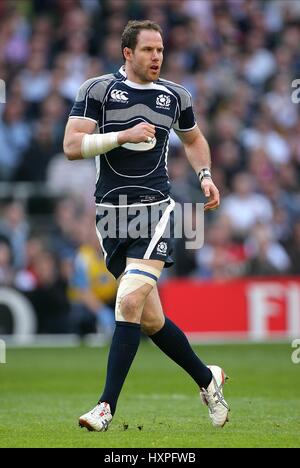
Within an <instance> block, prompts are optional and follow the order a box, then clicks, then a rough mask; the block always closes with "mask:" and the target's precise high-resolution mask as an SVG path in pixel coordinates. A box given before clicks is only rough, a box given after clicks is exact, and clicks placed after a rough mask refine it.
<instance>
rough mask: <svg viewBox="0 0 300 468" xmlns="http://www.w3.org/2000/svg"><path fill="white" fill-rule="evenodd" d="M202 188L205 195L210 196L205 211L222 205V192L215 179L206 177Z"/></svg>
mask: <svg viewBox="0 0 300 468" xmlns="http://www.w3.org/2000/svg"><path fill="white" fill-rule="evenodd" d="M201 188H202V192H203V193H204V195H205V196H206V197H207V198H209V201H208V202H207V203H205V204H204V211H207V210H215V209H216V208H218V206H219V205H220V194H219V190H218V189H217V187H216V186H215V184H214V183H213V181H212V180H211V179H210V178H208V177H205V178H204V179H203V180H202V182H201Z"/></svg>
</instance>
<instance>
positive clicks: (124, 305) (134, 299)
mask: <svg viewBox="0 0 300 468" xmlns="http://www.w3.org/2000/svg"><path fill="white" fill-rule="evenodd" d="M144 301H145V298H144V297H143V294H141V293H140V294H138V293H131V294H128V295H127V296H125V297H123V298H122V300H121V303H120V310H121V314H122V316H123V318H124V319H125V320H126V322H136V321H138V322H139V320H140V315H141V310H142V307H143V303H144Z"/></svg>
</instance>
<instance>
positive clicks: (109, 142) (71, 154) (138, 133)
mask: <svg viewBox="0 0 300 468" xmlns="http://www.w3.org/2000/svg"><path fill="white" fill-rule="evenodd" d="M95 128H96V123H95V122H93V121H92V120H88V119H80V118H78V119H77V118H72V119H69V120H68V122H67V125H66V130H65V136H64V143H63V147H64V153H65V155H66V156H67V158H68V159H69V160H70V161H74V160H76V159H85V158H90V157H94V156H97V155H98V154H101V153H105V152H108V151H110V150H111V149H113V148H116V147H117V146H120V145H123V144H124V143H140V142H148V141H149V139H150V140H151V139H152V138H154V136H155V126H154V125H151V124H149V123H146V122H142V123H139V124H138V125H135V126H134V127H132V128H129V129H127V130H123V131H121V132H116V133H114V132H111V133H108V134H93V133H94V131H95Z"/></svg>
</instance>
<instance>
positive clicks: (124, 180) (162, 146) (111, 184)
mask: <svg viewBox="0 0 300 468" xmlns="http://www.w3.org/2000/svg"><path fill="white" fill-rule="evenodd" d="M70 118H83V119H89V120H92V121H94V122H95V123H96V125H97V126H96V130H95V131H96V132H97V133H108V132H117V131H121V130H125V129H127V128H131V127H134V126H135V125H137V124H138V123H141V122H148V123H150V124H152V125H155V130H156V134H155V139H154V141H153V142H151V143H138V144H132V143H131V144H130V143H126V144H124V145H122V146H119V147H117V148H115V149H113V150H112V151H109V152H108V153H106V154H103V155H99V156H96V158H95V159H96V169H97V179H96V191H95V197H96V203H100V204H101V203H103V204H105V203H112V204H114V205H119V204H120V199H119V196H120V195H122V196H123V197H122V199H121V200H122V201H121V204H124V203H123V200H125V197H124V195H126V196H127V198H126V204H135V203H143V204H151V203H155V202H158V201H160V200H165V199H167V198H168V196H169V192H170V181H169V177H168V169H167V157H168V150H169V134H170V130H171V128H174V129H175V130H177V131H183V132H184V131H188V130H192V129H193V128H195V127H196V122H195V117H194V113H193V109H192V100H191V95H190V93H189V92H188V91H187V90H186V89H185V88H184V87H182V86H180V85H177V84H175V83H172V82H170V81H166V80H163V79H159V80H157V81H156V82H153V83H149V84H145V85H142V84H138V83H133V82H132V81H129V80H128V79H127V76H126V73H125V71H124V68H123V67H121V68H120V70H119V71H118V72H117V73H115V74H110V75H103V76H100V77H97V78H92V79H90V80H87V81H86V82H85V83H83V85H82V86H81V87H80V88H79V91H78V93H77V96H76V101H75V103H74V105H73V108H72V110H71V113H70Z"/></svg>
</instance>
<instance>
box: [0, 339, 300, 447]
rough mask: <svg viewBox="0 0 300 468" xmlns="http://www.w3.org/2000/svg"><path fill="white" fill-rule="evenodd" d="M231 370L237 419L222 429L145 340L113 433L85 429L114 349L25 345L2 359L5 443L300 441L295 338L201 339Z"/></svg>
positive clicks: (0, 414) (229, 389)
mask: <svg viewBox="0 0 300 468" xmlns="http://www.w3.org/2000/svg"><path fill="white" fill-rule="evenodd" d="M194 349H195V351H196V352H197V353H198V355H199V356H201V358H202V359H203V360H204V361H205V362H206V363H208V364H218V365H221V366H223V367H224V369H225V371H226V373H227V374H228V375H229V376H230V380H229V381H228V384H226V386H225V396H226V399H227V400H228V402H229V404H230V406H231V412H230V422H229V423H228V424H227V425H226V426H225V428H224V429H215V428H213V427H212V426H211V424H210V422H209V420H208V414H207V409H206V408H205V407H204V406H202V405H201V404H200V402H199V394H198V390H197V387H196V385H195V384H194V382H193V381H192V380H191V379H190V378H189V376H187V375H186V374H185V372H184V371H183V370H181V369H180V368H178V367H177V366H176V365H175V364H174V363H173V362H172V361H170V360H169V359H168V358H167V357H165V356H164V355H163V354H162V353H161V352H160V351H159V350H158V349H157V348H156V347H154V346H153V345H152V344H150V343H148V342H144V343H142V344H141V346H140V348H139V351H138V355H137V357H136V359H135V361H134V363H133V366H132V368H131V370H130V373H129V376H128V378H127V381H126V383H125V385H124V388H123V391H122V394H121V397H120V400H119V404H118V409H117V413H116V415H115V417H114V420H113V423H112V424H111V425H110V428H109V430H108V431H107V432H105V433H89V432H88V431H86V430H85V429H80V428H79V427H78V425H77V424H78V422H77V421H78V416H79V415H81V414H82V413H84V412H85V411H88V410H90V409H91V408H92V406H94V405H95V403H96V401H97V397H98V395H99V394H100V392H101V390H102V385H103V382H104V376H105V369H106V359H107V353H108V349H107V348H105V349H96V348H86V347H79V348H75V349H61V348H60V349H16V350H10V349H9V350H8V351H7V364H5V365H4V364H3V365H2V364H1V365H0V402H1V403H0V447H106V448H116V447H119V448H125V447H128V448H132V447H147V448H166V447H167V448H171V447H173V448H186V447H193V448H195V447H300V364H298V365H296V364H293V363H292V362H291V352H292V348H291V346H290V344H289V343H286V344H282V343H281V344H274V343H273V344H259V345H256V344H255V345H253V344H252V345H247V344H243V345H237V344H236V345H217V346H205V345H203V346H197V347H196V346H195V347H194Z"/></svg>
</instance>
